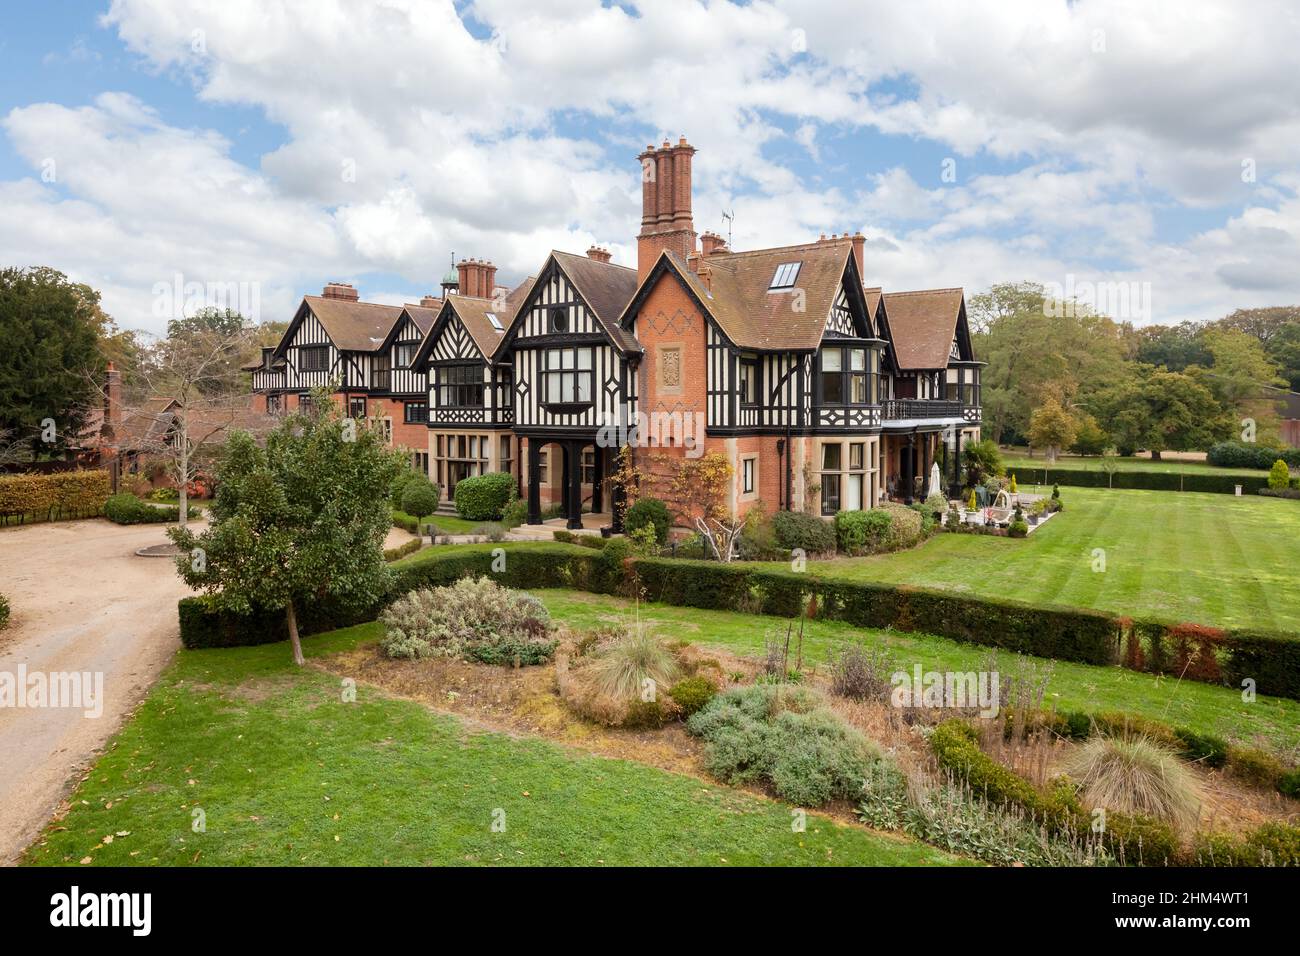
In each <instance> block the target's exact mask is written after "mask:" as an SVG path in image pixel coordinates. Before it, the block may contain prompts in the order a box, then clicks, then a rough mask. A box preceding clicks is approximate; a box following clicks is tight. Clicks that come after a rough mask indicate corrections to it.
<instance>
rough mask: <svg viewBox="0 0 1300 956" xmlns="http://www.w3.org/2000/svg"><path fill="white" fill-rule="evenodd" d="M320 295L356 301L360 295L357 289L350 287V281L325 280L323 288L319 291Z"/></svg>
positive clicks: (327, 297)
mask: <svg viewBox="0 0 1300 956" xmlns="http://www.w3.org/2000/svg"><path fill="white" fill-rule="evenodd" d="M321 297H322V298H326V299H344V300H346V301H348V302H357V301H358V300H359V299H360V296H359V295H358V294H357V290H356V289H354V288H353V287H352V283H350V282H327V283H325V288H324V289H323V290H322V291H321Z"/></svg>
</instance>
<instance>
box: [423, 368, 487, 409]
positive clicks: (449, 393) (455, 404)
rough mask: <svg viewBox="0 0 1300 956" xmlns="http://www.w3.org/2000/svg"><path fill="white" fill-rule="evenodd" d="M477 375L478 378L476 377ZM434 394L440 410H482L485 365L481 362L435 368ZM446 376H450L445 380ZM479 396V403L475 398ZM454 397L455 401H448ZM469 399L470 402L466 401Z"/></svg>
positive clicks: (483, 405)
mask: <svg viewBox="0 0 1300 956" xmlns="http://www.w3.org/2000/svg"><path fill="white" fill-rule="evenodd" d="M475 375H477V377H475ZM433 376H434V394H435V395H437V396H438V408H440V409H443V408H471V409H481V408H484V407H486V406H485V404H484V401H485V398H486V396H485V394H484V389H485V386H484V384H483V364H482V363H481V362H447V363H444V364H440V365H435V366H434V367H433ZM444 376H448V377H447V378H444ZM476 396H477V401H475V397H476ZM449 397H454V398H455V401H448V398H449ZM467 397H468V399H469V401H466V400H465V399H466V398H467Z"/></svg>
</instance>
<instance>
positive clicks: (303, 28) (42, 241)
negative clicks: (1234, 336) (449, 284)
mask: <svg viewBox="0 0 1300 956" xmlns="http://www.w3.org/2000/svg"><path fill="white" fill-rule="evenodd" d="M1298 46H1300V13H1298V12H1297V6H1296V5H1295V4H1288V3H1285V2H1279V3H1268V2H1262V0H1261V2H1256V3H1250V4H1244V3H1240V2H1234V0H1218V2H1205V0H1176V2H1157V0H1129V2H1122V0H1121V2H1093V0H1076V2H1069V3H1067V2H1064V0H996V2H989V3H976V2H962V0H954V2H951V3H942V2H931V0H909V2H907V3H898V2H896V0H891V2H880V3H876V2H862V0H858V2H847V0H838V2H832V0H797V2H796V0H789V2H786V0H778V2H753V3H747V4H743V5H741V4H733V3H726V2H695V0H654V2H647V3H645V4H644V5H637V4H635V3H623V4H617V3H600V2H598V0H478V2H469V3H464V2H462V3H453V2H450V0H382V2H380V0H376V2H364V0H261V2H257V0H112V2H108V0H99V2H92V0H48V2H44V3H41V4H32V5H29V6H28V8H27V12H25V13H19V12H18V11H17V10H11V11H10V12H9V13H8V14H7V16H6V19H5V23H4V25H3V26H2V27H0V265H35V264H47V265H52V266H55V267H57V268H59V269H61V270H63V271H64V272H67V273H68V274H69V275H71V276H73V277H75V278H76V279H78V280H81V281H86V282H89V283H92V284H93V285H95V286H96V287H98V288H99V289H101V290H102V292H103V293H104V299H105V303H106V305H107V307H108V309H109V310H110V311H111V312H112V313H113V314H114V315H115V317H116V318H117V320H118V322H119V323H120V324H121V325H123V326H124V327H129V328H144V329H154V330H157V329H159V328H161V326H162V324H163V318H164V313H165V312H166V307H165V306H160V304H159V303H160V301H161V297H160V295H159V289H160V288H162V287H161V286H160V283H163V284H168V283H174V282H175V278H174V277H176V276H177V275H179V276H181V277H183V280H184V281H185V282H199V283H214V284H222V285H225V284H237V283H243V284H245V285H244V286H243V288H244V289H245V290H248V291H246V292H245V296H246V297H249V296H251V295H252V292H251V290H256V304H257V307H258V308H259V309H260V318H262V319H275V318H288V317H289V315H290V313H291V312H292V310H293V306H294V304H295V303H296V301H297V299H298V297H299V296H301V295H302V294H303V293H306V292H313V293H314V292H317V291H319V289H320V287H321V285H322V284H323V283H324V282H325V281H326V280H330V279H338V280H344V281H351V282H353V283H355V284H357V285H358V287H359V288H360V290H361V293H362V297H363V298H365V299H371V300H376V301H388V302H401V301H411V300H412V299H414V298H418V296H420V295H421V294H424V293H427V292H430V291H436V287H437V282H438V279H439V278H440V276H441V275H442V273H443V272H444V271H445V270H446V268H447V263H448V259H449V256H450V254H451V253H452V252H453V251H454V252H455V253H456V254H457V255H458V256H478V257H484V258H490V259H492V260H493V261H495V262H496V263H497V264H498V266H499V267H500V269H501V273H500V276H501V278H503V279H506V280H512V279H517V278H522V277H523V276H525V275H528V274H531V273H533V272H535V271H536V269H537V268H538V267H539V266H540V264H541V263H542V261H543V259H544V258H545V255H546V253H547V251H548V250H550V249H552V248H559V249H568V250H572V251H577V252H582V251H584V250H585V249H586V248H587V246H588V245H590V244H591V243H592V242H596V243H600V244H603V245H606V246H608V247H609V248H610V249H611V250H613V251H614V254H615V256H616V258H617V260H618V261H621V262H624V263H626V264H629V265H631V264H635V263H634V255H635V239H634V236H635V233H636V229H637V228H638V226H639V220H640V178H639V177H640V169H639V167H638V165H637V163H636V159H635V156H636V154H637V152H638V151H639V150H640V149H642V148H643V147H644V145H645V144H646V143H647V142H650V141H652V140H653V141H655V142H659V141H661V140H662V139H664V138H665V137H671V138H672V139H673V140H676V138H677V137H678V136H679V135H682V134H684V135H686V136H687V137H688V139H689V140H690V141H691V142H692V143H693V144H694V145H695V146H697V147H698V149H699V153H698V154H697V155H696V158H695V222H696V226H697V228H698V229H700V230H701V231H703V230H704V229H714V230H719V231H722V232H724V234H725V231H726V228H727V227H726V224H725V223H724V222H723V220H722V211H723V210H724V209H731V210H734V212H735V220H734V240H733V245H734V247H735V248H738V249H746V248H756V247H760V246H765V245H780V244H788V243H796V242H806V241H809V240H811V239H815V238H816V237H817V235H818V234H820V233H823V232H844V231H852V230H855V229H861V230H862V231H863V232H864V233H865V234H866V235H867V237H868V246H867V264H866V273H867V278H868V281H871V282H873V283H878V284H881V285H884V286H885V287H886V288H887V289H898V290H901V289H913V288H925V287H932V286H952V285H961V286H964V287H965V288H966V290H967V294H968V295H969V294H971V293H973V292H977V291H979V290H981V289H984V288H987V287H988V286H989V285H990V284H991V283H994V282H999V281H1014V280H1020V279H1032V280H1037V281H1041V282H1045V283H1053V284H1055V285H1057V286H1068V285H1070V284H1073V285H1074V286H1075V287H1076V288H1081V289H1084V290H1085V294H1086V290H1087V289H1089V288H1091V287H1090V286H1089V285H1088V283H1092V284H1095V285H1097V286H1098V287H1101V288H1111V289H1114V288H1117V286H1116V284H1119V283H1123V284H1135V285H1124V286H1123V288H1126V289H1132V290H1133V291H1134V294H1135V296H1136V298H1135V299H1134V300H1133V302H1134V304H1132V305H1131V306H1130V309H1131V311H1132V314H1131V315H1129V316H1127V317H1129V318H1133V319H1136V320H1138V321H1147V320H1148V317H1149V320H1152V321H1160V322H1172V321H1179V320H1182V319H1206V318H1216V317H1218V316H1220V315H1223V314H1226V313H1227V312H1229V311H1231V310H1232V309H1234V308H1237V307H1242V306H1252V305H1271V304H1291V303H1295V302H1300V70H1298V69H1297V68H1296V66H1295V57H1296V49H1297V47H1298ZM230 287H233V285H232V286H230ZM172 301H173V302H174V301H175V299H174V297H173V299H172Z"/></svg>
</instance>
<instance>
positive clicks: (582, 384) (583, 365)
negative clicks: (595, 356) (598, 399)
mask: <svg viewBox="0 0 1300 956" xmlns="http://www.w3.org/2000/svg"><path fill="white" fill-rule="evenodd" d="M591 395H592V349H590V348H580V347H579V348H564V349H547V350H546V351H545V352H543V353H542V400H543V401H544V402H546V403H547V404H548V405H569V404H578V403H590V402H591V400H592V398H591Z"/></svg>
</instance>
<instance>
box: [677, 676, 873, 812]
mask: <svg viewBox="0 0 1300 956" xmlns="http://www.w3.org/2000/svg"><path fill="white" fill-rule="evenodd" d="M686 727H687V730H689V731H690V732H691V733H692V734H694V735H696V736H698V737H701V738H703V740H704V741H705V744H706V749H705V757H704V763H705V767H706V768H707V769H708V771H709V772H710V773H711V774H713V775H714V776H716V777H717V778H718V779H720V780H722V781H724V782H725V783H731V784H737V783H751V782H765V783H768V784H770V785H771V787H772V789H773V790H775V791H776V793H777V795H778V796H780V797H782V798H784V799H786V800H789V801H791V802H792V803H796V804H799V805H801V806H820V805H821V804H824V803H827V802H829V801H831V800H835V799H849V798H852V797H855V796H858V795H859V794H860V793H861V792H862V786H863V783H864V782H865V781H866V779H867V777H868V775H869V774H870V773H871V771H872V768H873V765H874V764H875V763H877V762H878V761H879V760H880V752H879V750H878V749H877V748H876V747H875V745H874V744H871V743H869V742H868V741H867V740H866V738H864V737H863V736H862V735H861V734H859V733H858V732H857V731H856V730H854V729H852V728H850V727H848V726H846V725H845V724H844V723H843V722H842V721H840V720H839V719H838V718H837V717H836V716H835V715H834V714H832V713H831V712H830V711H829V710H828V709H827V708H826V707H825V705H824V703H823V702H822V700H821V698H820V697H819V696H818V695H817V694H815V693H814V692H812V691H809V690H807V689H804V688H792V687H789V686H787V685H770V684H763V685H755V686H752V687H740V688H735V689H732V690H729V691H726V692H724V693H721V694H718V695H717V696H716V697H714V698H713V699H712V700H711V701H709V703H708V704H706V705H705V706H704V707H703V708H702V709H701V710H699V711H698V712H696V713H695V715H694V716H692V717H691V718H690V719H689V720H688V721H687V723H686Z"/></svg>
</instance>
